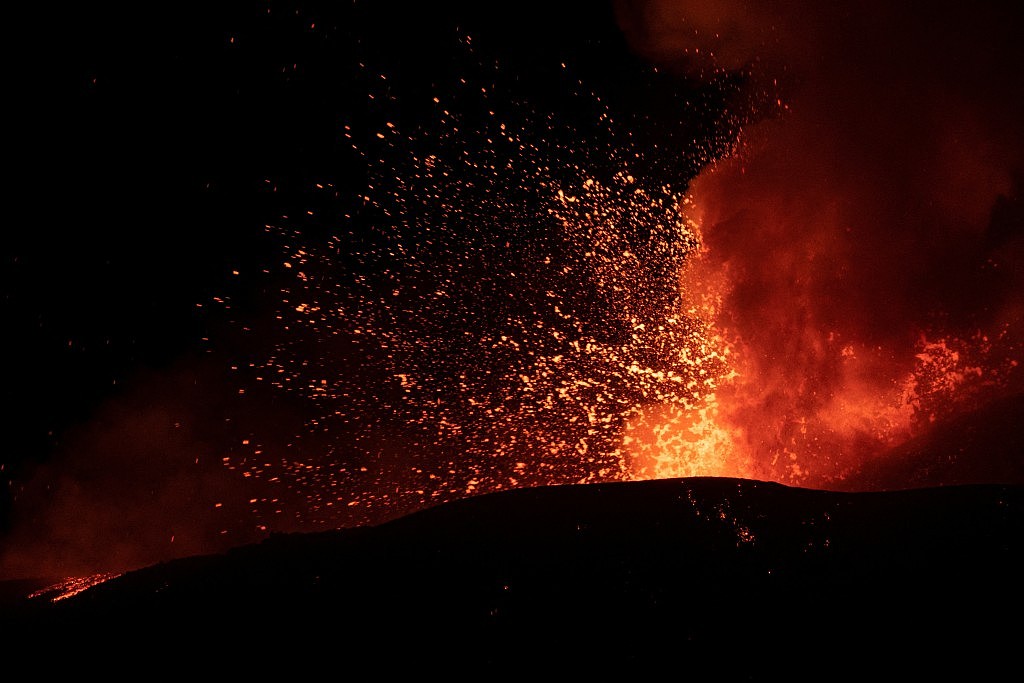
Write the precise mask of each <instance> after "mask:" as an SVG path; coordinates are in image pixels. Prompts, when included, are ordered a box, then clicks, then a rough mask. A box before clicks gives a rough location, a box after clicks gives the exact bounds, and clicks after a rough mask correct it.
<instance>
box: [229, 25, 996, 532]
mask: <svg viewBox="0 0 1024 683" xmlns="http://www.w3.org/2000/svg"><path fill="white" fill-rule="evenodd" d="M465 47H466V54H467V55H469V57H470V58H469V60H468V61H469V62H471V66H470V67H467V68H466V69H465V72H464V73H462V74H461V75H457V76H456V77H454V78H453V79H452V81H451V82H446V83H440V84H439V85H438V86H437V87H436V89H435V91H434V92H432V93H428V94H423V95H422V99H423V101H422V102H415V103H410V102H408V101H405V102H402V103H399V102H397V101H396V99H395V96H394V95H393V94H391V93H392V91H391V89H390V82H389V78H390V75H389V74H388V73H387V72H381V71H380V70H375V69H374V68H373V67H372V66H368V65H366V64H360V71H359V75H360V79H361V80H360V81H359V82H360V83H362V84H363V85H365V88H366V92H365V96H366V98H367V99H366V102H365V105H366V112H367V113H365V114H364V115H362V116H359V117H353V120H351V121H349V122H347V123H346V124H345V125H344V131H343V135H344V137H345V139H346V141H347V143H348V144H350V151H349V152H348V153H349V154H350V155H351V156H352V159H355V160H357V161H358V163H359V164H361V165H362V166H361V167H364V168H365V169H366V178H365V183H360V184H358V186H354V185H353V184H352V183H351V182H350V181H346V182H334V181H332V180H329V179H324V180H323V181H322V182H316V183H315V184H314V185H315V186H314V187H313V188H311V190H310V196H311V197H314V200H315V201H311V206H310V208H309V209H307V210H305V211H304V212H302V215H298V216H296V215H289V216H283V217H281V219H280V220H279V221H276V222H275V223H274V224H272V225H268V226H267V230H268V232H269V233H270V234H271V235H273V236H274V238H275V239H277V240H279V243H280V245H281V249H282V252H281V253H282V258H281V260H280V264H279V265H278V266H276V267H275V268H274V272H275V274H276V275H277V276H278V277H279V278H280V281H281V282H283V283H284V285H283V286H282V287H281V288H280V297H279V306H278V307H277V310H276V311H275V313H274V315H273V317H272V320H270V322H269V323H268V324H267V327H266V331H265V332H263V333H262V334H263V335H264V337H265V339H266V343H267V346H268V348H269V350H268V351H267V352H266V353H265V354H264V355H262V356H260V357H257V358H255V359H253V360H251V361H248V362H244V363H243V362H240V363H238V364H237V365H236V366H235V369H236V374H237V376H238V378H239V382H240V384H241V386H242V389H241V390H240V391H241V393H242V394H244V395H245V396H246V397H252V396H280V397H284V398H283V399H282V400H283V401H286V402H287V404H288V405H289V406H294V405H297V406H301V407H302V410H303V411H305V415H306V417H305V418H304V421H303V427H302V429H301V430H299V433H296V434H294V435H290V436H289V437H288V438H286V439H276V440H275V437H274V436H273V435H272V434H270V433H268V432H265V431H261V430H260V429H259V428H254V429H253V430H252V432H251V433H250V434H248V435H247V438H246V439H245V441H244V443H243V444H242V446H241V447H240V448H239V449H238V450H237V451H236V452H234V453H233V454H232V455H231V456H229V457H227V458H225V463H226V464H227V466H228V467H230V468H232V469H235V470H239V471H241V472H243V473H244V474H245V476H249V477H255V478H259V479H262V480H264V481H267V482H271V483H273V484H275V485H278V486H280V487H283V489H282V490H287V491H288V492H290V494H291V495H296V496H298V497H300V498H301V499H303V500H304V501H305V505H304V509H303V513H302V514H303V515H304V519H305V520H307V521H312V522H317V523H330V524H342V525H344V524H355V523H363V522H367V521H371V522H372V521H378V520H381V519H384V518H388V517H392V516H396V515H399V514H403V513H405V512H408V511H410V510H414V509H418V508H422V507H425V506H429V505H433V504H437V503H440V502H444V501H448V500H452V499H455V498H459V497H465V496H469V495H475V494H479V493H484V492H489V491H497V490H502V489H507V488H513V487H522V486H535V485H545V484H562V483H585V482H595V481H609V480H630V479H646V478H658V477H672V476H700V475H713V476H738V477H755V478H764V479H772V480H776V481H781V482H784V483H789V484H798V485H810V486H819V487H828V486H836V485H839V484H838V483H837V482H841V481H842V480H843V478H844V477H845V476H847V474H848V473H849V472H850V471H851V470H852V469H853V468H854V467H855V465H856V464H857V462H859V461H862V460H863V459H865V458H872V457H881V455H880V454H882V453H884V451H885V449H886V448H889V447H891V446H893V445H895V444H897V443H900V442H902V441H906V440H907V439H909V438H911V437H913V436H914V435H915V434H918V433H920V432H921V430H923V429H926V428H927V426H928V425H929V424H930V423H932V422H934V421H935V420H938V419H941V418H943V417H945V416H946V415H947V413H949V412H950V411H955V410H956V406H958V405H966V404H967V403H968V402H971V401H975V402H976V401H977V400H978V399H979V396H981V395H983V394H984V393H985V392H989V391H991V390H992V388H993V387H1004V386H1006V384H1007V383H1008V382H1009V379H1008V378H1010V377H1011V376H1013V375H1014V373H1015V368H1016V361H1015V360H1014V357H1015V354H1016V346H1015V342H1014V340H1013V327H1012V325H1011V321H1007V320H1001V321H999V322H997V323H993V324H990V325H988V326H986V327H980V326H978V327H976V328H975V329H974V331H973V332H970V333H963V330H962V329H961V328H959V327H956V326H949V330H948V331H947V330H946V329H944V328H943V327H942V326H941V325H931V324H928V325H926V324H923V323H922V324H916V323H918V322H920V321H916V320H915V321H912V322H913V323H915V324H912V325H909V326H908V329H906V330H900V334H901V335H903V336H901V337H900V345H899V349H898V350H897V349H896V344H895V343H894V342H893V340H892V339H891V338H885V339H882V338H879V337H877V335H876V336H874V337H872V336H871V335H863V334H857V332H858V331H860V330H858V329H857V328H855V326H854V325H853V324H850V325H844V324H842V316H843V315H846V313H844V309H843V307H841V306H837V305H836V303H835V302H836V301H837V300H838V299H836V298H833V297H839V296H842V295H844V294H848V293H849V292H846V291H845V290H837V289H835V288H834V287H833V288H832V289H829V284H830V282H831V281H830V280H829V279H828V277H826V276H827V275H828V274H830V273H834V272H837V270H836V269H837V268H838V269H840V271H841V270H842V268H844V267H846V264H848V260H847V259H853V258H858V257H861V256H865V254H866V252H865V253H860V252H857V249H858V248H860V247H857V245H858V243H857V242H856V240H853V241H849V240H848V239H847V238H846V237H844V236H843V235H844V233H843V232H842V229H844V228H845V227H846V226H844V225H842V224H841V223H842V222H841V221H840V222H839V223H836V222H835V221H834V220H831V221H826V220H818V218H820V216H818V217H812V218H814V219H815V220H814V221H812V223H813V225H812V227H809V228H801V229H800V230H796V231H795V232H796V235H797V237H798V238H799V240H800V247H799V248H796V249H794V248H790V247H784V246H781V245H786V244H791V243H792V241H793V240H792V234H793V232H794V229H793V227H792V226H791V225H789V224H788V223H787V220H785V219H784V220H774V221H772V222H771V223H770V225H767V226H765V225H759V226H758V227H757V229H749V230H747V232H746V233H744V234H743V235H738V234H737V233H735V232H729V231H728V225H727V223H728V220H727V216H726V214H727V213H728V209H729V207H730V206H731V204H730V201H731V198H730V197H729V196H728V194H729V193H730V192H747V193H748V195H747V200H746V201H753V202H754V203H756V202H757V201H759V200H761V199H765V198H764V197H760V196H758V195H756V193H757V192H759V191H764V192H769V191H771V190H770V189H765V188H766V187H768V185H767V182H766V183H765V184H763V185H756V184H754V185H751V184H750V183H756V182H757V181H758V178H760V177H762V176H763V177H765V178H772V177H773V175H772V174H775V173H782V172H784V171H785V169H778V168H775V167H772V166H771V165H767V166H764V167H763V168H758V167H756V166H752V173H751V175H745V174H747V173H748V170H747V168H746V164H754V163H756V159H755V158H754V157H755V155H754V154H753V153H752V151H751V150H752V149H753V148H754V146H752V145H751V143H750V142H749V139H750V138H749V137H744V136H740V137H737V135H736V133H737V131H738V130H739V129H740V128H743V130H744V132H745V133H746V131H748V130H756V127H755V126H754V122H748V121H739V118H740V117H739V116H738V115H736V117H734V118H732V119H730V114H729V112H728V108H727V107H726V108H724V109H723V113H722V116H721V121H723V123H722V124H721V125H720V126H719V128H718V133H717V135H718V139H716V140H714V141H713V144H707V145H705V146H704V147H700V146H699V145H698V143H697V142H696V141H691V144H692V146H693V148H694V149H691V150H688V154H689V155H690V158H696V159H698V161H699V163H698V164H697V165H696V168H693V169H691V172H690V174H689V178H687V181H688V180H689V179H692V178H694V177H695V176H697V175H698V173H697V172H698V171H700V170H701V168H704V169H705V171H704V172H703V173H702V174H701V175H700V177H697V178H696V180H695V181H694V182H693V183H692V185H690V184H689V183H688V182H687V181H684V182H678V181H673V182H671V183H666V182H664V181H663V180H659V177H658V174H657V173H652V172H651V169H652V168H660V166H659V163H660V161H661V160H663V159H676V163H677V164H678V165H679V166H680V167H684V166H685V165H686V162H684V160H683V158H684V156H685V154H684V152H683V150H681V149H679V148H670V149H665V148H657V147H656V146H649V145H647V143H644V144H641V143H639V142H638V140H637V139H635V138H634V135H633V132H632V131H633V128H632V126H634V125H635V124H636V121H635V120H631V121H629V122H625V123H622V122H619V121H617V119H616V116H617V114H616V113H615V112H614V111H613V110H612V109H611V108H610V107H608V106H606V105H605V103H604V102H603V101H602V98H601V96H600V94H599V93H595V92H593V91H592V90H590V89H589V88H588V86H587V85H586V83H585V82H584V81H582V80H581V79H579V78H577V77H575V76H574V71H573V68H572V65H571V64H569V65H567V64H560V65H557V67H558V69H559V72H560V74H561V78H562V82H563V85H564V89H565V92H566V93H567V94H566V95H565V98H566V101H567V102H569V103H570V104H571V105H572V111H573V114H572V115H564V114H563V113H562V112H559V113H557V114H556V113H554V111H545V110H544V109H543V107H537V106H535V105H534V104H532V103H529V102H525V101H523V100H522V99H517V95H516V90H515V88H513V87H510V83H511V81H510V80H508V79H505V80H503V74H502V72H501V70H500V69H498V68H496V67H495V68H492V67H491V66H490V65H487V66H484V64H485V62H486V60H483V59H480V58H478V57H476V53H475V52H474V50H473V48H472V45H471V41H470V40H468V39H466V40H465ZM473 60H477V61H475V62H474V61H473ZM743 69H746V71H743ZM735 71H736V69H731V68H724V67H723V68H719V69H717V70H712V73H711V74H710V77H711V78H712V79H713V80H714V79H717V80H716V81H715V83H716V85H715V87H716V88H717V89H718V92H724V91H726V90H728V88H729V87H731V86H730V85H729V84H730V83H732V82H733V81H731V80H730V78H731V75H732V74H733V73H734V72H735ZM740 71H741V72H743V74H744V77H745V81H744V82H748V83H749V82H756V79H755V78H754V74H753V70H752V69H751V68H750V67H749V65H747V66H744V67H743V68H741V69H740ZM775 85H778V81H775ZM769 90H771V89H770V88H769V89H765V91H764V92H768V91H769ZM762 94H763V93H762ZM774 94H775V92H774V91H771V92H770V93H769V95H770V96H769V97H764V98H762V99H765V100H767V101H771V96H774ZM725 99H726V100H727V99H728V98H725ZM723 101H725V100H723ZM400 104H401V105H402V106H399V105H400ZM774 104H775V105H776V106H775V107H773V108H771V112H770V115H769V113H766V112H763V113H762V117H763V118H770V119H771V120H769V121H768V122H767V123H765V124H758V125H761V126H765V125H769V126H770V125H776V124H777V125H780V126H784V125H785V123H786V117H787V116H789V115H790V113H789V110H788V106H782V104H783V100H782V99H781V96H780V98H779V99H778V100H776V101H774ZM710 106H711V105H709V104H708V103H707V102H705V101H701V100H700V99H699V98H695V99H693V100H687V101H685V102H684V101H682V100H680V102H679V107H680V112H679V115H680V116H681V117H685V116H688V115H690V116H693V117H694V118H700V117H703V118H707V117H708V116H710V115H711V114H709V112H708V111H707V108H708V107H710ZM403 107H405V110H403ZM414 107H416V108H417V111H419V112H426V113H425V114H423V115H421V116H419V117H418V118H417V117H412V116H409V115H407V113H403V111H405V112H407V111H408V110H410V109H412V108H414ZM687 107H689V108H690V111H689V113H688V111H687ZM702 108H703V109H702ZM712 114H713V112H712ZM776 115H778V116H776ZM747 123H750V126H746V124H747ZM740 124H744V125H742V126H741V125H740ZM840 132H841V131H840ZM780 139H781V140H782V141H783V142H785V144H791V145H800V144H802V143H801V142H800V140H798V139H795V138H792V137H791V136H787V134H785V133H782V134H781V137H780ZM652 158H654V160H653V161H652ZM640 169H642V170H640ZM685 174H686V169H684V170H683V172H682V175H685ZM730 174H734V175H735V176H736V177H745V178H748V179H749V178H751V177H752V178H753V180H748V181H747V182H748V185H747V186H744V185H743V182H742V181H736V180H735V178H733V177H732V176H731V175H730ZM722 178H728V179H729V180H728V181H722V182H719V180H720V179H722ZM267 182H268V185H273V183H274V180H273V179H268V181H267ZM812 189H813V188H812ZM818 189H823V188H818ZM823 191H824V189H823ZM751 193H755V194H753V195H751ZM751 196H752V197H753V199H752V200H751V199H750V198H751ZM312 204H315V206H313V205H312ZM819 204H820V206H823V207H824V208H823V209H822V211H823V212H825V213H828V212H829V211H832V215H833V216H834V214H835V212H836V211H840V210H841V209H842V208H843V207H840V208H839V209H836V208H835V207H834V206H832V207H831V208H829V207H830V206H831V205H830V204H829V202H828V201H823V202H819ZM773 206H774V205H773ZM785 208H786V207H784V206H783V207H779V206H775V208H773V211H776V210H777V211H778V212H784V210H785ZM790 208H792V207H790ZM797 208H799V207H797ZM864 211H865V213H864V218H865V219H866V220H870V219H874V218H877V217H878V216H876V215H874V214H873V213H872V211H871V210H870V209H869V207H864ZM784 218H785V217H784ZM803 218H806V216H797V217H796V218H795V219H794V220H803ZM761 219H762V217H758V218H756V220H758V221H760V220H761ZM801 230H802V231H803V232H801ZM773 231H774V232H773ZM787 231H788V234H787ZM871 234H872V235H874V234H876V233H874V232H872V233H871ZM837 235H838V236H837ZM740 240H746V242H745V243H743V244H740ZM851 244H852V245H854V247H855V248H853V251H854V252H857V253H848V252H849V250H850V249H851V246H850V245H851ZM862 246H863V245H862ZM868 248H877V249H880V250H883V249H884V247H883V246H881V245H879V244H868V245H866V246H864V249H868ZM844 250H845V251H844ZM737 254H740V256H737ZM865 257H866V258H868V260H869V261H870V262H871V263H877V262H878V259H877V258H874V257H870V256H865ZM872 258H874V260H873V261H872V260H871V259H872ZM850 282H852V285H851V288H856V287H861V285H863V282H861V281H860V280H857V279H856V278H855V277H852V278H851V280H850ZM883 284H885V285H886V286H893V283H892V282H888V281H885V282H883ZM815 287H820V289H817V290H815V289H814V288H815ZM823 291H824V292H825V294H824V295H823V294H822V292H823ZM851 291H852V289H851ZM860 291H865V290H864V289H863V288H862V289H861V290H860ZM867 291H869V292H870V291H874V290H871V289H870V288H869V289H868V290H867ZM810 296H817V297H818V299H817V300H816V301H815V302H814V303H809V302H808V301H805V297H810ZM776 299H777V300H778V301H777V302H773V300H776ZM852 300H854V301H855V302H859V301H860V300H858V299H857V296H856V295H853V296H852ZM861 303H865V302H861ZM777 304H779V305H784V306H787V307H788V310H787V311H785V312H784V313H783V314H779V313H778V311H779V305H777ZM875 304H877V300H867V301H866V306H868V307H870V306H871V305H875ZM846 310H847V311H852V312H853V313H860V312H862V311H863V307H861V308H856V307H850V308H848V309H846ZM821 311H831V312H833V313H835V315H836V316H837V317H838V321H837V320H833V319H826V317H824V316H823V315H819V313H820V312H821ZM906 339H909V341H906ZM273 502H275V503H276V500H275V501H273Z"/></svg>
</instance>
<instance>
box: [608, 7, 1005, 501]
mask: <svg viewBox="0 0 1024 683" xmlns="http://www.w3.org/2000/svg"><path fill="white" fill-rule="evenodd" d="M619 9H620V20H621V23H622V25H623V27H624V30H625V32H626V34H627V35H628V36H629V37H630V39H631V41H632V44H633V45H634V47H635V48H636V49H637V50H638V51H639V52H640V53H642V54H644V55H645V56H647V57H648V58H650V59H651V60H652V61H653V62H654V63H657V64H659V65H661V66H662V67H663V68H676V69H678V70H680V71H683V72H687V73H696V74H699V75H703V76H708V75H714V74H719V73H722V72H729V71H736V72H739V73H742V74H744V75H745V77H746V78H747V83H748V90H747V95H748V101H747V102H748V104H749V103H751V102H752V103H755V105H756V106H758V107H760V111H761V114H762V115H761V119H762V120H761V121H760V122H759V123H753V122H751V123H750V124H749V125H747V126H745V127H744V129H743V132H742V134H741V135H740V136H739V138H738V140H737V144H736V147H735V150H734V151H733V153H732V154H730V155H727V156H726V157H725V158H723V159H721V160H719V161H718V162H716V163H714V164H711V165H709V166H708V168H706V169H705V170H704V171H703V172H702V173H701V174H700V176H699V177H698V178H697V179H695V180H694V182H693V183H692V184H691V186H690V188H689V193H688V194H689V199H690V200H691V204H689V205H688V207H687V215H688V216H690V217H691V218H692V219H693V220H694V221H695V223H696V224H697V225H698V226H699V230H700V235H701V239H702V242H703V244H704V247H705V248H704V249H703V251H702V258H701V259H699V263H695V264H693V266H692V272H691V273H690V274H689V275H688V276H687V280H686V281H687V283H688V285H689V286H691V287H694V288H697V289H701V288H703V289H705V290H709V291H712V292H717V293H719V294H720V295H721V297H722V299H721V305H720V307H719V308H718V309H717V310H715V311H714V312H713V314H712V316H711V317H710V318H709V319H708V320H709V322H711V323H713V327H714V328H715V329H716V330H717V331H718V332H719V333H720V334H722V335H723V337H724V338H725V339H726V340H728V341H729V342H730V343H731V344H732V348H733V351H734V352H735V353H734V356H733V367H734V369H735V370H736V372H737V373H738V377H737V378H736V379H735V381H734V382H731V383H730V384H729V385H728V387H723V388H722V389H720V390H719V391H718V403H719V416H718V423H719V424H721V425H725V428H727V429H728V430H729V431H731V432H732V433H733V434H734V435H735V437H736V445H737V447H738V448H740V449H742V450H743V451H744V452H746V453H747V454H748V456H749V458H750V460H751V461H752V462H753V465H754V474H755V476H759V477H763V478H769V479H776V480H780V481H784V482H789V483H800V484H807V485H813V486H842V482H841V479H842V478H843V477H844V476H845V475H847V474H848V473H850V472H853V471H855V470H856V469H857V467H858V466H859V465H860V464H861V463H862V462H863V461H864V459H866V458H871V457H874V456H877V455H879V454H880V453H882V452H883V451H884V449H885V448H886V447H887V446H891V445H893V444H895V443H898V442H900V441H902V440H905V439H907V438H909V437H910V436H912V435H914V434H916V433H919V432H920V431H921V430H922V429H924V428H925V427H926V426H927V425H928V424H930V423H932V422H934V421H937V420H941V419H943V418H944V417H948V416H949V415H950V414H953V413H955V412H958V411H963V410H968V409H970V408H974V407H977V406H978V405H981V404H982V403H983V402H984V401H986V400H989V399H992V398H995V397H998V396H999V395H1001V394H1003V393H1006V392H1009V391H1015V390H1018V389H1019V382H1020V379H1019V374H1018V372H1017V370H1016V368H1017V362H1016V360H1015V358H1016V357H1018V355H1019V342H1020V335H1021V329H1020V325H1021V321H1020V315H1021V303H1022V301H1021V296H1020V292H1021V291H1022V289H1021V284H1022V283H1021V280H1020V265H1021V260H1020V256H1021V240H1020V236H1021V228H1022V220H1021V217H1022V214H1021V210H1020V201H1021V169H1022V160H1024V156H1022V151H1024V146H1022V134H1024V131H1022V129H1021V126H1020V122H1021V121H1022V120H1024V94H1022V92H1021V89H1020V87H1019V83H1020V79H1021V74H1022V69H1024V51H1022V48H1021V46H1022V45H1024V43H1022V41H1021V33H1022V31H1021V23H1020V21H1019V20H1018V19H1017V18H1016V13H1015V11H1014V10H1013V9H1012V8H1011V7H1009V6H1008V5H1007V4H1005V3H1003V4H983V5H981V6H977V5H972V6H970V7H969V8H968V7H966V6H963V5H941V6H931V5H929V6H914V7H904V6H902V5H893V4H891V3H881V2H867V3H864V2H856V3H845V2H844V3H815V2H767V3H765V2H744V1H732V2H683V1H672V0H665V1H652V2H642V3H628V4H627V3H623V4H621V5H620V6H619ZM896 484H897V485H898V483H896Z"/></svg>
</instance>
